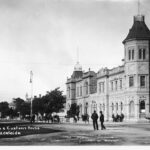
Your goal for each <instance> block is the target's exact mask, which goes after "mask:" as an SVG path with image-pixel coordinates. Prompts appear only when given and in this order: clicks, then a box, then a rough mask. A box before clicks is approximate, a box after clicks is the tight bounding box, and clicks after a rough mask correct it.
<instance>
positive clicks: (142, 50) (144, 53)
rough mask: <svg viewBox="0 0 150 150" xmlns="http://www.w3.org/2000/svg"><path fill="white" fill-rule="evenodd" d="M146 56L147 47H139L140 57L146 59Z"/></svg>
mask: <svg viewBox="0 0 150 150" xmlns="http://www.w3.org/2000/svg"><path fill="white" fill-rule="evenodd" d="M145 58H146V49H145V48H140V49H139V59H145Z"/></svg>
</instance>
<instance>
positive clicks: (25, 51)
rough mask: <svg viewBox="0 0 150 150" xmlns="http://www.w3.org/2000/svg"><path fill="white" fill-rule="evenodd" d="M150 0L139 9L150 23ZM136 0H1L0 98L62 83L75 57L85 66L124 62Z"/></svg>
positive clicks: (93, 67)
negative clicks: (126, 40)
mask: <svg viewBox="0 0 150 150" xmlns="http://www.w3.org/2000/svg"><path fill="white" fill-rule="evenodd" d="M149 6H150V1H149V0H141V12H142V13H143V14H144V15H145V16H146V19H145V20H146V24H147V25H148V26H149V28H150V11H149ZM136 14H137V0H0V70H1V72H0V101H9V102H10V101H11V100H12V98H16V97H21V98H23V99H25V94H26V93H28V95H29V96H30V94H31V92H30V83H29V79H30V71H31V70H32V71H33V93H34V95H39V94H42V95H44V94H45V93H46V91H50V90H53V89H55V88H56V87H61V90H63V91H64V94H65V91H66V85H65V83H66V79H67V77H70V76H71V74H72V72H73V69H74V65H75V64H76V61H77V49H79V62H80V64H81V65H82V68H83V70H85V71H87V70H88V68H91V70H94V71H95V72H97V71H98V70H99V69H100V68H101V67H108V68H110V69H111V68H113V67H117V66H119V65H122V62H121V59H122V58H123V57H124V47H123V44H122V41H123V40H124V38H125V37H126V36H127V34H128V31H129V28H131V26H132V24H133V16H134V15H136Z"/></svg>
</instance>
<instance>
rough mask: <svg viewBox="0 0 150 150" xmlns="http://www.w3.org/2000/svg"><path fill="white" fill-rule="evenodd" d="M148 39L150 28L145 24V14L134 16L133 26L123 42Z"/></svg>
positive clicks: (149, 37)
mask: <svg viewBox="0 0 150 150" xmlns="http://www.w3.org/2000/svg"><path fill="white" fill-rule="evenodd" d="M148 39H150V30H149V29H148V27H147V26H146V24H145V21H144V16H143V15H137V16H134V23H133V25H132V28H131V29H130V30H129V33H128V35H127V37H126V38H125V40H124V41H123V44H125V43H126V42H127V41H130V40H148Z"/></svg>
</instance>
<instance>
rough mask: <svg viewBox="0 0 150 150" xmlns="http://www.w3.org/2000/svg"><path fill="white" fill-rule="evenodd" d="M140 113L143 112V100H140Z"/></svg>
mask: <svg viewBox="0 0 150 150" xmlns="http://www.w3.org/2000/svg"><path fill="white" fill-rule="evenodd" d="M140 113H145V101H144V100H142V101H140Z"/></svg>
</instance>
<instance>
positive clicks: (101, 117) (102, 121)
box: [100, 111, 106, 130]
mask: <svg viewBox="0 0 150 150" xmlns="http://www.w3.org/2000/svg"><path fill="white" fill-rule="evenodd" d="M100 122H101V130H103V129H106V128H105V126H104V115H103V112H102V111H100Z"/></svg>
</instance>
